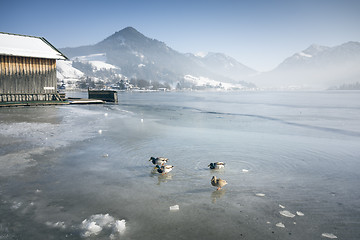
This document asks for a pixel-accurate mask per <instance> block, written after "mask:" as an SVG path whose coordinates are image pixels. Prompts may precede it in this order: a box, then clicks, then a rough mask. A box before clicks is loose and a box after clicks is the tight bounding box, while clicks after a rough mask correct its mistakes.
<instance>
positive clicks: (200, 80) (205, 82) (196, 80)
mask: <svg viewBox="0 0 360 240" xmlns="http://www.w3.org/2000/svg"><path fill="white" fill-rule="evenodd" d="M184 80H186V81H188V82H191V83H192V84H194V85H195V86H207V87H218V88H221V89H225V90H228V89H231V88H244V87H243V86H242V85H241V84H232V83H224V82H219V81H215V80H213V79H210V78H207V77H202V76H200V77H195V76H192V75H189V74H188V75H185V76H184Z"/></svg>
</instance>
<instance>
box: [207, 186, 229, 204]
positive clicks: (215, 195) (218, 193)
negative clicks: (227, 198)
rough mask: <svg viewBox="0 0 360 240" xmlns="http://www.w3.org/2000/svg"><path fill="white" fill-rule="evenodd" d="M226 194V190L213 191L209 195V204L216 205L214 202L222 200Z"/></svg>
mask: <svg viewBox="0 0 360 240" xmlns="http://www.w3.org/2000/svg"><path fill="white" fill-rule="evenodd" d="M225 193H226V189H224V188H221V189H219V190H215V191H213V192H212V193H211V200H212V201H211V202H212V203H216V200H218V199H220V198H222V197H223V196H224V195H225Z"/></svg>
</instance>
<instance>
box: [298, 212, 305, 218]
mask: <svg viewBox="0 0 360 240" xmlns="http://www.w3.org/2000/svg"><path fill="white" fill-rule="evenodd" d="M296 214H297V215H298V216H301V217H302V216H304V213H302V212H300V211H296Z"/></svg>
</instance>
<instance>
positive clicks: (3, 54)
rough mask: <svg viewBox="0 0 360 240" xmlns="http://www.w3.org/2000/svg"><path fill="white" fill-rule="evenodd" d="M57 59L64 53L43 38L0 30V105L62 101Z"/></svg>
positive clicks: (60, 58)
mask: <svg viewBox="0 0 360 240" xmlns="http://www.w3.org/2000/svg"><path fill="white" fill-rule="evenodd" d="M56 60H67V57H66V56H65V55H64V54H62V53H61V52H60V51H59V50H57V49H56V48H55V47H54V46H53V45H51V44H50V43H49V42H48V41H47V40H46V39H45V38H43V37H34V36H26V35H18V34H10V33H3V32H0V105H1V104H4V103H14V102H17V103H24V102H42V101H43V102H45V101H61V99H60V97H59V95H58V93H57V79H56Z"/></svg>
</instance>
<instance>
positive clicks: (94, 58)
mask: <svg viewBox="0 0 360 240" xmlns="http://www.w3.org/2000/svg"><path fill="white" fill-rule="evenodd" d="M72 60H74V61H80V62H83V63H89V64H91V66H92V67H93V68H94V70H95V71H98V70H102V69H105V70H110V69H118V67H117V66H115V65H112V64H109V63H106V61H107V57H106V53H96V54H90V55H86V56H76V57H73V58H72Z"/></svg>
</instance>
